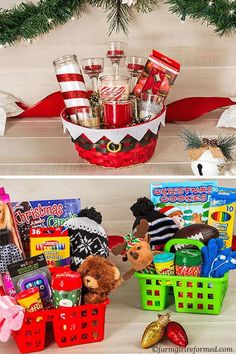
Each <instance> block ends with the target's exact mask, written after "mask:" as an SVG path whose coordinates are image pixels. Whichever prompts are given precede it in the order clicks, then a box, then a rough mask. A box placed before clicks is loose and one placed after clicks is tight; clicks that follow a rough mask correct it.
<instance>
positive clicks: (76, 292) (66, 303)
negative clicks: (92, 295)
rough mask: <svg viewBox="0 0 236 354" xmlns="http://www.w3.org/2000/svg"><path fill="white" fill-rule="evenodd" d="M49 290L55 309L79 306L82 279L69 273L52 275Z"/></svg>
mask: <svg viewBox="0 0 236 354" xmlns="http://www.w3.org/2000/svg"><path fill="white" fill-rule="evenodd" d="M51 288H52V297H53V303H54V307H55V308H58V307H72V306H77V305H80V301H81V292H82V279H81V277H80V274H79V273H77V272H72V271H71V272H67V273H59V274H54V275H53V276H52V284H51Z"/></svg>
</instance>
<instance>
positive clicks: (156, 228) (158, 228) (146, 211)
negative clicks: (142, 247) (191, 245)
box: [130, 197, 179, 248]
mask: <svg viewBox="0 0 236 354" xmlns="http://www.w3.org/2000/svg"><path fill="white" fill-rule="evenodd" d="M130 210H131V211H132V212H133V215H134V216H135V217H136V219H135V221H134V224H133V230H135V229H136V227H137V226H138V225H139V223H140V221H141V219H145V220H147V221H148V223H149V229H148V234H149V237H150V245H151V247H152V248H155V246H160V245H164V244H166V242H167V241H169V240H170V239H171V238H172V237H173V236H174V234H175V233H176V232H177V231H178V230H179V227H178V226H177V225H176V223H175V222H174V221H173V220H172V219H171V218H169V217H168V216H166V215H164V214H162V213H161V212H160V211H158V210H155V205H154V204H153V202H152V201H151V200H150V199H148V198H146V197H143V198H138V199H137V202H136V203H135V204H133V205H132V206H131V208H130Z"/></svg>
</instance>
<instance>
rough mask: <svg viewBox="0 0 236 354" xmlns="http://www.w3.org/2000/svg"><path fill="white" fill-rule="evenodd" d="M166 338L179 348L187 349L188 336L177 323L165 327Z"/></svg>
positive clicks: (170, 323)
mask: <svg viewBox="0 0 236 354" xmlns="http://www.w3.org/2000/svg"><path fill="white" fill-rule="evenodd" d="M165 334H166V337H167V338H168V339H169V340H170V341H171V342H172V343H174V344H176V345H178V346H179V347H187V345H188V336H187V334H186V332H185V330H184V328H183V327H182V326H181V324H179V323H178V322H174V321H171V322H169V323H168V324H167V326H166V333H165Z"/></svg>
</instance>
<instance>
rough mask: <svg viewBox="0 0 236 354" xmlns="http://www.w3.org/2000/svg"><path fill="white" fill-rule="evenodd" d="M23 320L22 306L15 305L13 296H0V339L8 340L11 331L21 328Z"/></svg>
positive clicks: (2, 340)
mask: <svg viewBox="0 0 236 354" xmlns="http://www.w3.org/2000/svg"><path fill="white" fill-rule="evenodd" d="M23 320H24V308H23V307H21V306H19V305H17V304H16V302H15V300H14V298H11V297H9V296H6V295H4V296H0V341H1V342H6V341H8V339H9V338H10V335H11V332H12V331H18V330H19V329H21V327H22V324H23Z"/></svg>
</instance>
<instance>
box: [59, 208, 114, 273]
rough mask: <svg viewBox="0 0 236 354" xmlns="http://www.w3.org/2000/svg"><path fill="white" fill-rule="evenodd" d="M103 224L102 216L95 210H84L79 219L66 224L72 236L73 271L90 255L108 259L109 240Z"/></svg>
mask: <svg viewBox="0 0 236 354" xmlns="http://www.w3.org/2000/svg"><path fill="white" fill-rule="evenodd" d="M101 223H102V215H101V214H100V213H99V212H97V211H96V210H95V209H94V208H90V209H87V208H86V209H82V210H81V211H80V213H79V215H78V217H75V218H72V219H69V220H67V221H66V222H65V223H64V226H65V227H66V228H67V229H68V232H69V236H70V245H71V268H72V269H77V268H78V267H79V266H80V264H81V263H82V262H83V260H84V259H85V258H86V257H88V256H90V255H98V256H102V257H108V255H109V251H108V238H107V235H106V231H105V230H104V228H103V227H102V225H101Z"/></svg>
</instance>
